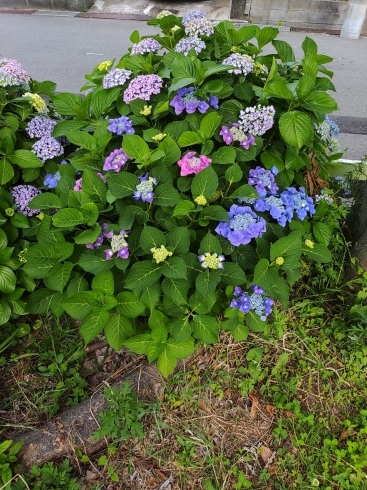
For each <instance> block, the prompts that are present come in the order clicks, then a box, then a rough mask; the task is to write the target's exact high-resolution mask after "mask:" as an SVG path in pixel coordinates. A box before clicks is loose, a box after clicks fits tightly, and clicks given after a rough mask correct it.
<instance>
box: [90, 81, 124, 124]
mask: <svg viewBox="0 0 367 490" xmlns="http://www.w3.org/2000/svg"><path fill="white" fill-rule="evenodd" d="M120 92H121V88H120V87H114V88H112V89H110V90H103V89H101V90H99V91H96V92H94V93H93V95H92V102H91V110H92V112H93V113H94V115H95V116H96V118H97V119H98V118H100V117H101V116H102V115H103V113H104V112H105V111H106V110H107V109H108V108H109V107H110V106H111V104H112V103H113V102H115V100H116V99H117V97H118V96H119V94H120Z"/></svg>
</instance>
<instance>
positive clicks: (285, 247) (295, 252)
mask: <svg viewBox="0 0 367 490" xmlns="http://www.w3.org/2000/svg"><path fill="white" fill-rule="evenodd" d="M301 253H302V243H301V235H300V234H299V233H297V232H293V233H291V234H290V235H288V236H285V237H282V238H279V240H277V241H276V242H275V243H272V244H271V245H270V260H272V261H273V260H275V259H276V258H277V257H283V258H286V257H292V258H294V259H295V260H298V259H299V258H300V256H301Z"/></svg>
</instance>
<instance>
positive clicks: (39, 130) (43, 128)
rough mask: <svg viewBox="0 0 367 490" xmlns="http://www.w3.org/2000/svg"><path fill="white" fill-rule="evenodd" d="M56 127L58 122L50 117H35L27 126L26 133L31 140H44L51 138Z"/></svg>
mask: <svg viewBox="0 0 367 490" xmlns="http://www.w3.org/2000/svg"><path fill="white" fill-rule="evenodd" d="M55 126H56V121H53V120H52V119H50V118H49V117H45V116H35V117H34V118H33V119H31V120H30V121H29V123H28V124H27V127H26V131H27V133H28V136H29V137H30V138H42V137H43V136H51V135H52V131H53V129H54V127H55Z"/></svg>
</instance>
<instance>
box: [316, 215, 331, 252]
mask: <svg viewBox="0 0 367 490" xmlns="http://www.w3.org/2000/svg"><path fill="white" fill-rule="evenodd" d="M312 233H313V236H314V237H315V238H316V240H317V241H318V242H319V243H321V245H325V246H326V247H327V246H328V245H329V243H330V240H331V238H332V236H333V230H332V228H330V226H328V225H327V224H326V223H322V222H321V221H316V222H315V223H313V225H312Z"/></svg>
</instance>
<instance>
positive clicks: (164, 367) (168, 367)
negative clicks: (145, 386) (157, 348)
mask: <svg viewBox="0 0 367 490" xmlns="http://www.w3.org/2000/svg"><path fill="white" fill-rule="evenodd" d="M176 365H177V359H176V358H174V357H171V356H170V354H169V353H168V352H167V349H166V346H165V347H164V348H163V350H162V352H161V353H160V354H159V356H158V360H157V368H158V370H159V372H160V373H162V374H163V376H165V377H166V378H167V377H168V376H169V375H170V374H171V373H172V372H173V371H174V369H175V367H176Z"/></svg>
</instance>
